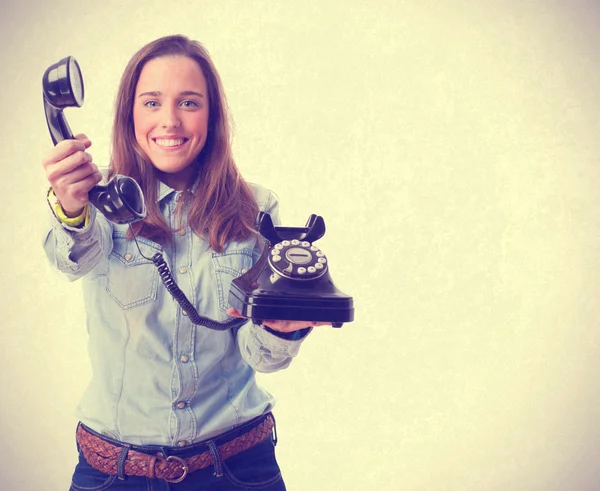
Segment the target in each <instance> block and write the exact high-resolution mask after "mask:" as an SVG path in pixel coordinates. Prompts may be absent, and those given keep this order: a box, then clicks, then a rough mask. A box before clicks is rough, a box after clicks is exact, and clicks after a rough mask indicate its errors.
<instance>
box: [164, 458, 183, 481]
mask: <svg viewBox="0 0 600 491" xmlns="http://www.w3.org/2000/svg"><path fill="white" fill-rule="evenodd" d="M167 460H175V461H177V462H179V463H180V464H181V468H182V469H183V474H182V475H181V476H180V477H178V478H177V479H167V478H164V480H165V481H167V482H168V483H173V484H176V483H178V482H181V481H183V480H184V479H185V477H186V476H187V475H188V470H189V467H188V465H187V464H186V463H185V460H183V459H182V458H181V457H177V456H176V455H170V456H169V457H167Z"/></svg>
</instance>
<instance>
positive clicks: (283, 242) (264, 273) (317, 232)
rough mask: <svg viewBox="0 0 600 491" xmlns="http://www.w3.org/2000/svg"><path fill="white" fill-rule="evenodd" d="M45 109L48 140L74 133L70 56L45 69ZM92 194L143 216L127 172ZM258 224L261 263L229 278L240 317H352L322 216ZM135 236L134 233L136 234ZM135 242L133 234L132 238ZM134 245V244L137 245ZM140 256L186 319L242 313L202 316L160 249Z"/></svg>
mask: <svg viewBox="0 0 600 491" xmlns="http://www.w3.org/2000/svg"><path fill="white" fill-rule="evenodd" d="M42 86H43V95H44V110H45V113H46V122H47V123H48V130H49V131H50V136H51V137H52V141H53V142H54V144H55V145H56V144H57V143H58V142H59V141H62V140H66V139H72V138H73V133H72V132H71V129H70V128H69V125H68V123H67V120H66V118H65V116H64V114H63V109H64V108H66V107H81V105H82V104H83V94H84V90H83V77H82V75H81V70H80V68H79V64H78V63H77V61H76V60H75V58H73V57H72V56H67V57H66V58H63V59H62V60H60V61H59V62H58V63H55V64H54V65H51V66H50V67H48V69H47V70H46V72H45V73H44V76H43V79H42ZM89 200H90V203H91V204H92V205H94V206H95V207H96V208H97V209H98V211H100V212H101V213H102V214H104V216H106V218H108V219H109V220H110V221H112V222H114V223H118V224H128V225H130V226H131V224H132V223H134V222H137V221H139V220H143V219H144V217H145V216H146V204H145V202H144V195H143V194H142V190H141V188H140V186H139V184H138V183H137V182H136V181H135V180H134V179H132V178H131V177H127V176H122V175H115V176H114V177H113V178H112V179H111V180H110V181H109V182H108V184H106V185H96V186H94V187H93V188H92V189H91V190H90V192H89ZM257 230H258V231H259V233H260V234H261V235H262V236H263V237H264V238H265V239H266V240H267V241H268V243H269V247H265V249H264V250H263V253H262V255H261V257H260V259H259V260H258V262H257V263H256V264H255V265H254V266H253V267H252V268H251V269H250V270H249V271H248V272H246V273H245V274H243V275H242V276H240V277H239V278H237V279H235V280H233V281H232V283H231V288H230V291H229V304H230V305H231V306H232V307H233V308H236V309H237V310H238V311H239V312H240V313H241V314H242V315H243V316H244V317H248V318H251V319H252V320H253V322H255V323H257V324H260V323H261V322H262V321H264V320H300V321H302V320H306V321H322V322H330V323H331V325H332V326H333V327H341V326H342V324H343V323H344V322H350V321H352V320H354V306H353V305H354V304H353V300H352V297H349V296H347V295H345V294H344V293H342V292H341V291H339V290H338V289H337V288H336V287H335V286H334V284H333V282H332V281H331V277H330V275H329V265H328V262H327V258H326V257H325V254H323V252H322V251H320V250H319V249H318V248H317V247H316V246H314V245H313V242H315V241H316V240H318V239H320V238H321V237H323V235H324V234H325V222H324V221H323V218H321V217H320V216H317V215H311V216H310V218H309V220H308V223H307V224H306V227H303V228H302V227H298V228H293V227H275V226H274V225H273V222H272V220H271V216H270V215H269V214H268V213H263V212H261V213H260V214H259V216H258V220H257ZM134 239H135V235H134ZM136 244H137V240H136ZM138 250H139V245H138ZM139 252H140V254H141V255H142V257H144V258H146V259H147V260H148V261H151V262H152V263H153V264H154V265H155V266H156V267H157V268H158V272H159V275H160V278H161V280H162V282H163V284H164V285H165V287H166V288H167V290H168V292H169V293H170V294H171V296H172V297H173V298H174V299H175V300H176V301H177V303H178V304H179V305H180V306H181V308H182V309H183V310H184V311H185V312H186V313H187V314H188V318H189V319H190V321H191V322H192V323H194V324H197V325H202V326H204V327H207V328H208V329H213V330H217V331H224V330H227V329H231V328H234V327H239V326H241V325H242V324H244V323H245V322H246V319H238V318H231V319H229V320H228V321H226V322H218V321H215V320H212V319H209V318H207V317H203V316H201V315H200V314H198V312H197V311H196V309H195V307H194V306H193V305H192V304H191V303H190V301H189V300H188V299H187V298H186V296H185V294H184V293H183V291H181V289H180V288H179V287H178V286H177V284H176V283H175V280H174V279H173V275H172V274H171V272H170V271H169V268H168V266H167V263H166V261H165V259H164V257H163V255H162V253H160V252H158V253H156V254H155V255H154V256H153V257H151V258H150V257H146V256H144V255H143V254H142V251H141V250H140V251H139Z"/></svg>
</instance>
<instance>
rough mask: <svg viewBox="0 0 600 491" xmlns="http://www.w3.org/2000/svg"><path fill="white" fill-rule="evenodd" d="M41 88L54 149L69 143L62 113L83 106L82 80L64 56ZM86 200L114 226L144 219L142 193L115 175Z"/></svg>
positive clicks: (69, 58)
mask: <svg viewBox="0 0 600 491" xmlns="http://www.w3.org/2000/svg"><path fill="white" fill-rule="evenodd" d="M42 87H43V94H44V111H45V112H46V122H47V123H48V130H50V136H51V137H52V141H53V142H54V144H55V145H56V144H57V143H58V142H59V141H62V140H70V139H73V133H72V132H71V128H69V124H68V123H67V120H66V118H65V115H64V114H63V109H64V108H66V107H81V106H82V104H83V94H84V90H83V77H82V76H81V70H80V69H79V64H78V63H77V61H76V60H75V58H73V57H72V56H67V57H66V58H63V59H62V60H60V61H59V62H58V63H55V64H54V65H51V66H50V67H48V69H47V70H46V72H45V73H44V77H43V78H42ZM89 200H90V203H92V204H93V205H94V206H95V207H96V208H97V209H98V210H99V211H100V212H101V213H102V214H104V215H105V216H106V218H108V219H109V220H110V221H112V222H115V223H121V224H127V223H133V222H137V221H138V220H143V219H144V217H145V216H146V204H145V202H144V196H143V194H142V190H141V188H140V186H139V184H138V183H137V182H136V181H135V180H134V179H132V178H131V177H126V176H121V175H116V176H114V177H113V178H112V179H111V180H110V181H109V182H108V184H105V185H100V184H98V185H96V186H94V187H93V188H92V189H91V190H90V192H89Z"/></svg>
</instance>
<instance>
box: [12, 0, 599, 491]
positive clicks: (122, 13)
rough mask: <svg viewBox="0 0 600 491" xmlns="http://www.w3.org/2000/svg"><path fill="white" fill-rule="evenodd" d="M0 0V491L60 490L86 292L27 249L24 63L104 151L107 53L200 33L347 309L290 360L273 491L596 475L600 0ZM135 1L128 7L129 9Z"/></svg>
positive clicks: (560, 487)
mask: <svg viewBox="0 0 600 491" xmlns="http://www.w3.org/2000/svg"><path fill="white" fill-rule="evenodd" d="M141 3H142V2H132V1H123V0H119V1H116V0H104V1H102V2H96V3H90V4H89V5H87V6H83V4H82V5H81V6H80V5H79V4H76V3H73V2H67V1H65V0H55V1H52V2H42V1H41V0H24V1H22V2H6V1H4V0H3V2H2V7H1V15H0V19H1V20H0V22H1V26H0V27H1V28H0V42H1V43H2V46H3V49H2V50H0V66H1V67H2V74H3V89H2V90H0V108H1V111H2V118H0V135H1V141H2V146H1V149H2V153H1V160H2V165H1V166H0V172H1V179H0V193H1V196H2V197H3V202H4V203H5V208H4V213H3V217H4V218H3V224H4V226H3V236H2V239H0V247H1V249H0V251H1V253H2V257H3V262H4V266H3V268H2V281H1V282H0V299H1V304H0V305H1V307H2V328H1V329H0V346H1V347H2V352H1V353H2V356H1V357H0V360H1V361H0V383H1V387H2V398H1V406H0V411H1V412H0V435H2V440H3V441H2V444H3V450H2V458H1V459H0V487H1V488H2V489H3V490H4V489H6V490H16V491H25V490H40V489H44V490H60V489H64V490H66V489H67V488H68V485H69V479H70V475H71V473H72V470H73V468H74V465H75V458H76V452H75V443H74V428H75V424H76V421H75V419H74V416H73V415H72V414H73V409H74V407H75V405H76V403H77V401H78V398H79V395H80V394H81V392H82V390H83V388H84V387H85V384H86V382H87V379H88V376H89V366H88V362H87V357H86V333H85V325H84V322H85V316H84V312H83V310H82V309H81V306H80V287H79V285H78V284H77V283H75V284H68V283H67V282H66V280H64V279H63V278H62V277H61V276H59V275H58V274H57V273H55V272H54V271H52V270H51V269H50V267H49V266H48V265H47V263H46V260H45V257H44V256H43V253H42V249H41V237H42V235H43V227H44V221H43V217H44V213H45V207H46V204H45V202H44V191H45V188H46V183H45V180H44V176H43V171H42V168H41V166H40V161H41V158H42V155H43V154H44V153H45V152H46V151H47V149H48V148H49V145H50V139H49V136H48V133H47V130H46V127H45V121H44V116H43V111H42V100H41V99H42V97H41V76H42V73H43V71H44V70H45V68H46V67H47V66H48V65H50V64H51V63H53V62H55V61H57V60H58V59H60V58H62V57H64V56H66V55H69V54H70V55H73V56H75V57H76V58H77V59H78V61H79V63H80V65H81V67H82V70H83V74H84V78H85V86H86V100H85V104H84V106H83V108H81V109H78V110H70V111H68V114H67V117H68V119H69V122H70V124H71V127H72V128H73V129H74V130H75V131H76V132H78V131H83V132H86V133H87V134H88V136H89V137H90V138H91V139H92V141H93V142H94V145H93V147H92V149H91V151H92V153H93V155H94V157H95V160H96V162H97V163H99V164H101V163H102V162H106V161H107V157H108V152H109V148H108V142H109V132H110V126H111V118H112V104H113V99H114V95H115V91H116V84H117V82H118V79H119V77H120V74H121V72H122V70H123V68H124V65H125V63H126V61H127V60H128V58H129V57H130V56H131V55H132V54H133V52H134V51H135V50H137V49H138V48H139V47H141V46H142V45H143V44H145V43H146V42H148V41H150V40H152V39H154V38H156V37H159V36H162V35H165V34H171V33H184V34H187V35H189V36H191V37H193V38H196V39H199V40H201V41H202V42H204V44H205V45H206V46H207V47H208V49H209V51H210V52H211V54H212V55H213V57H214V60H215V62H216V64H217V67H218V68H219V70H220V72H221V74H222V77H223V80H224V83H225V88H226V91H227V94H228V96H229V101H230V105H231V108H232V111H233V115H234V118H235V122H236V127H237V131H236V141H235V152H236V157H237V160H238V162H239V165H240V167H241V169H242V171H243V173H244V175H245V176H246V178H247V179H248V180H252V181H257V182H261V183H262V184H264V185H266V186H269V187H271V188H272V189H274V190H275V191H276V192H277V193H278V194H279V197H280V199H281V206H282V215H283V218H284V221H285V223H286V224H289V225H302V224H303V223H304V222H305V220H306V218H307V217H308V215H309V214H310V213H313V212H316V213H319V214H321V215H323V216H324V218H325V220H326V222H327V225H328V234H327V236H326V237H325V238H324V239H323V240H322V241H321V247H322V248H323V249H324V250H325V252H326V253H327V254H328V256H329V258H330V260H331V264H332V267H331V268H332V275H333V278H334V280H335V282H336V283H337V285H338V286H339V287H340V288H341V289H342V290H344V291H346V292H347V293H349V294H351V295H353V296H354V298H355V303H356V308H357V311H356V320H355V322H353V323H351V324H348V325H346V326H345V327H344V328H343V329H341V330H333V329H321V330H319V331H318V332H315V333H314V334H312V335H311V337H310V338H309V339H308V340H307V341H306V343H305V345H304V347H303V349H302V351H301V353H300V356H299V357H298V359H297V360H296V361H295V362H294V364H293V365H292V366H291V367H290V368H289V369H288V370H286V371H284V372H282V373H278V374H274V375H270V376H265V377H261V381H262V383H263V384H264V385H265V386H266V387H267V388H268V389H269V390H270V391H272V392H273V393H274V394H275V395H276V396H277V397H278V399H279V403H278V406H277V411H276V415H277V421H278V428H279V436H280V444H279V445H278V447H277V449H278V455H279V458H280V462H281V466H282V468H283V471H284V475H285V478H286V481H287V484H288V489H289V490H290V491H313V490H325V491H328V490H344V491H366V490H369V491H379V490H384V491H387V490H400V489H402V490H431V491H469V490H473V491H475V490H477V491H484V490H490V491H492V490H493V491H513V490H514V491H537V490H539V491H542V490H544V491H567V490H578V491H588V490H590V491H591V490H596V489H598V486H599V485H598V482H600V471H599V470H598V469H600V467H599V466H598V462H597V455H598V454H599V451H600V423H599V421H600V417H599V416H600V414H599V412H600V409H599V408H600V375H599V368H600V366H599V365H600V362H599V360H600V357H599V350H600V332H599V329H598V324H599V323H598V318H599V314H600V302H598V300H597V297H598V293H599V287H598V276H599V275H598V270H599V267H600V254H599V252H600V251H599V248H600V213H599V211H598V196H597V194H598V192H597V190H598V189H599V185H600V168H599V165H598V164H599V156H600V144H599V143H598V137H599V135H600V124H599V115H600V68H599V67H598V61H597V53H598V48H597V47H598V45H599V44H600V34H599V32H600V6H599V4H598V3H597V2H596V1H594V0H589V1H579V0H574V1H563V2H560V1H557V0H548V1H544V2H535V1H533V2H518V1H505V2H496V1H491V0H490V1H485V0H484V1H481V0H480V1H474V0H473V1H469V0H459V1H450V0H448V1H442V0H439V1H433V0H425V1H417V0H406V1H391V0H390V1H385V0H376V1H372V2H359V1H358V0H349V1H346V2H341V1H336V2H334V1H329V0H304V1H302V2H291V1H281V2H267V1H252V2H246V1H242V0H239V1H231V0H225V1H219V2H208V1H197V0H196V1H191V0H190V1H187V0H173V1H170V2H164V1H163V2H159V1H150V2H145V3H146V5H143V6H142V5H141ZM138 4H139V5H138Z"/></svg>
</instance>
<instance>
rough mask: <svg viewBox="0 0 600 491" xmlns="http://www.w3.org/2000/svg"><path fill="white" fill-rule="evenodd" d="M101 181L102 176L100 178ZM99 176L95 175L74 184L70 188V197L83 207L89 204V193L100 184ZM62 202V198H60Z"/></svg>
mask: <svg viewBox="0 0 600 491" xmlns="http://www.w3.org/2000/svg"><path fill="white" fill-rule="evenodd" d="M100 179H101V176H100ZM100 179H99V178H98V176H97V175H96V174H95V173H94V174H92V175H90V176H88V177H86V178H85V179H82V180H80V181H78V182H76V183H73V184H72V185H71V186H70V187H69V193H68V194H69V195H70V196H71V197H72V199H74V200H76V201H78V202H79V203H80V204H81V205H82V206H83V205H86V204H88V203H89V196H88V193H89V192H90V189H92V188H93V187H94V186H95V185H96V184H98V182H100ZM59 201H60V197H59Z"/></svg>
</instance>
